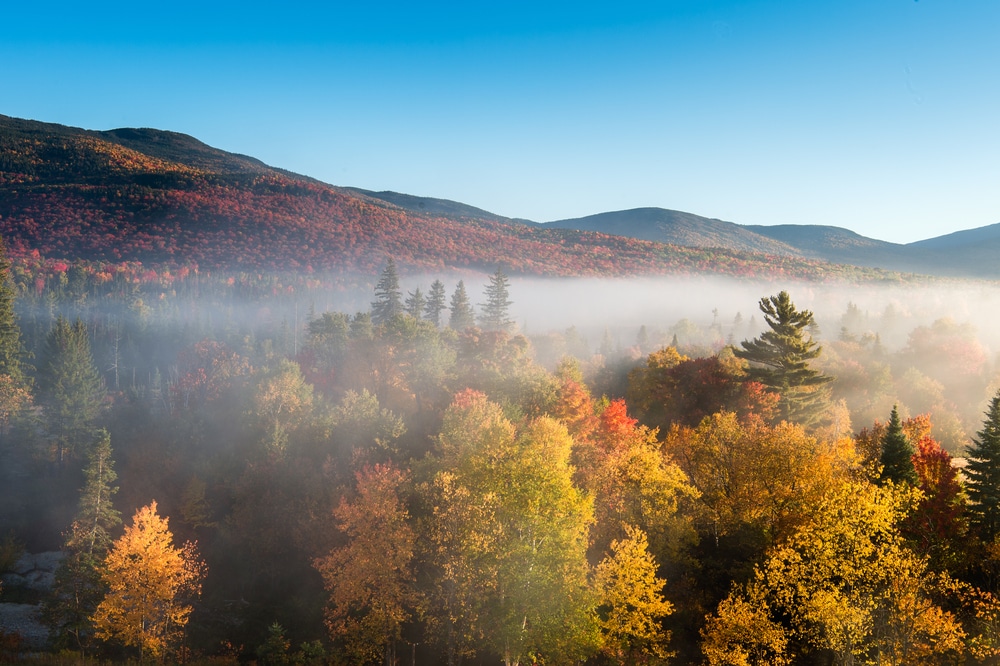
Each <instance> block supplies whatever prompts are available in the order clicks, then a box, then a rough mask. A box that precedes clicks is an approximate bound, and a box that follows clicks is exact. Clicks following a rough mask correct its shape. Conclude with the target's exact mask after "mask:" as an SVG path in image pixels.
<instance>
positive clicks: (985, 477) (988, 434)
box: [965, 391, 1000, 542]
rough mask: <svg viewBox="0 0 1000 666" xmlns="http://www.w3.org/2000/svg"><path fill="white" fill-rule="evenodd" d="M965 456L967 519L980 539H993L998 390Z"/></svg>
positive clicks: (999, 488) (998, 519) (997, 511)
mask: <svg viewBox="0 0 1000 666" xmlns="http://www.w3.org/2000/svg"><path fill="white" fill-rule="evenodd" d="M966 456H967V458H968V460H969V462H968V464H967V465H966V468H965V475H966V478H967V479H968V481H967V482H966V485H967V487H968V490H969V499H970V500H971V501H970V502H969V514H970V516H971V518H972V521H971V522H972V525H973V526H974V527H975V529H976V530H977V531H978V532H979V535H980V538H981V539H982V540H983V541H987V542H988V541H993V540H994V539H995V538H996V537H997V535H998V534H1000V391H997V394H996V395H994V396H993V399H992V400H990V405H989V408H988V409H987V410H986V418H985V419H984V420H983V429H982V430H980V431H979V432H978V433H977V434H976V436H975V437H974V438H973V439H972V445H971V446H970V447H969V449H968V453H967V454H966Z"/></svg>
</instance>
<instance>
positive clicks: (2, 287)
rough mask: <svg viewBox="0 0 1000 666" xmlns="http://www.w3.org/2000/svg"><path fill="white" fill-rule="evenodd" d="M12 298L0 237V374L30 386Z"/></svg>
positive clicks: (16, 382)
mask: <svg viewBox="0 0 1000 666" xmlns="http://www.w3.org/2000/svg"><path fill="white" fill-rule="evenodd" d="M14 298H15V293H14V286H13V285H12V284H11V280H10V260H9V259H8V258H7V247H6V245H5V244H4V242H3V239H0V375H8V376H9V377H10V378H11V379H13V380H14V383H15V385H16V386H20V387H25V388H30V382H29V379H28V377H27V375H26V373H25V365H24V358H25V356H26V352H25V350H24V346H23V345H22V344H21V329H20V328H19V327H18V325H17V316H16V315H15V314H14Z"/></svg>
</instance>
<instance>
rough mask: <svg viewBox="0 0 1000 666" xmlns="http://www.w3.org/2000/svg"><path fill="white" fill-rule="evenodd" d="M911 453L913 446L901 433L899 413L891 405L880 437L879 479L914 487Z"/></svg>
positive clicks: (915, 475)
mask: <svg viewBox="0 0 1000 666" xmlns="http://www.w3.org/2000/svg"><path fill="white" fill-rule="evenodd" d="M913 453H914V450H913V444H911V443H910V440H909V438H908V437H907V436H906V433H904V432H903V425H902V423H901V422H900V420H899V412H898V411H897V409H896V406H895V405H893V407H892V413H891V414H890V415H889V425H888V427H887V428H886V431H885V435H884V436H883V437H882V456H881V463H882V473H881V475H880V476H879V478H880V479H881V480H882V481H883V482H892V483H908V484H910V485H915V484H916V483H917V472H916V470H915V469H914V468H913Z"/></svg>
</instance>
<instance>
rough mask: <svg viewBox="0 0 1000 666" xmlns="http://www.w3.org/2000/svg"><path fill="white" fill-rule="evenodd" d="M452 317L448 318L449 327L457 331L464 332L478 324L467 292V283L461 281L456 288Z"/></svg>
mask: <svg viewBox="0 0 1000 666" xmlns="http://www.w3.org/2000/svg"><path fill="white" fill-rule="evenodd" d="M449 309H450V311H451V315H450V316H449V317H448V326H449V327H450V328H453V329H455V330H456V331H463V330H465V329H467V328H469V327H471V326H473V325H474V324H475V323H476V315H475V312H474V311H473V309H472V302H471V301H470V300H469V294H468V293H467V292H466V291H465V281H464V280H459V281H458V284H457V285H456V286H455V291H453V292H452V294H451V305H450V308H449Z"/></svg>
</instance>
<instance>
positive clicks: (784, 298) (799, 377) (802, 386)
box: [733, 291, 833, 426]
mask: <svg viewBox="0 0 1000 666" xmlns="http://www.w3.org/2000/svg"><path fill="white" fill-rule="evenodd" d="M760 310H761V312H763V313H764V321H765V323H767V325H768V327H769V328H770V329H771V330H769V331H764V332H763V333H761V334H760V335H759V336H758V337H757V338H755V339H753V340H744V341H743V342H742V343H741V345H742V349H734V350H733V353H734V354H735V355H736V356H737V357H739V358H742V359H744V360H746V361H749V362H750V370H749V374H750V378H751V379H753V380H756V381H759V382H761V383H762V384H764V385H765V386H767V387H769V388H771V389H773V390H774V391H775V392H776V393H777V394H778V395H779V396H780V400H779V403H778V414H779V417H780V418H781V419H782V420H785V421H792V422H796V423H799V424H801V425H803V426H810V425H813V424H814V423H815V422H816V421H817V420H818V419H819V417H820V416H821V414H822V411H823V408H824V406H825V404H826V402H827V399H828V393H829V391H828V390H827V389H826V384H827V383H829V382H830V381H832V379H833V378H832V377H827V376H826V375H824V374H823V373H821V372H819V371H817V370H813V369H812V368H810V367H809V361H811V360H813V359H815V358H816V357H818V356H819V355H820V352H821V351H822V347H820V346H819V343H818V342H815V341H814V340H813V339H812V337H811V336H809V335H807V331H808V329H809V328H810V327H811V326H813V325H814V324H815V322H814V319H813V313H812V312H810V311H809V310H797V309H796V308H795V305H794V304H793V303H792V299H791V297H789V295H788V292H786V291H782V292H780V293H779V294H778V295H777V296H771V297H770V298H762V299H760Z"/></svg>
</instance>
